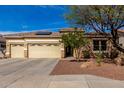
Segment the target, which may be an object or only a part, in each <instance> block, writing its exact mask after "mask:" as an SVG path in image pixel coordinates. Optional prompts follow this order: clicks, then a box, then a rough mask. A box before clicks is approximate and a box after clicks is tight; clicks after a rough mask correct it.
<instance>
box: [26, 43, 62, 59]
mask: <svg viewBox="0 0 124 93" xmlns="http://www.w3.org/2000/svg"><path fill="white" fill-rule="evenodd" d="M28 50H29V52H28V56H29V58H60V57H61V51H60V45H54V44H47V45H40V44H35V45H29V47H28Z"/></svg>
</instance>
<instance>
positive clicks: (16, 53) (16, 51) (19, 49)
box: [11, 44, 24, 58]
mask: <svg viewBox="0 0 124 93" xmlns="http://www.w3.org/2000/svg"><path fill="white" fill-rule="evenodd" d="M11 58H24V46H23V44H16V45H15V44H14V45H11Z"/></svg>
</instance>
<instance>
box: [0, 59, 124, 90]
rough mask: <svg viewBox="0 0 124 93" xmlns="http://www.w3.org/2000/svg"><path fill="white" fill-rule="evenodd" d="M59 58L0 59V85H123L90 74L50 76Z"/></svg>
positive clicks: (86, 86) (123, 85)
mask: <svg viewBox="0 0 124 93" xmlns="http://www.w3.org/2000/svg"><path fill="white" fill-rule="evenodd" d="M58 60H59V59H3V60H0V87H4V88H6V87H9V88H10V87H12V88H16V87H18V88H43V87H45V88H47V87H50V88H58V87H59V88H61V87H62V88H63V87H64V88H72V87H73V88H77V87H79V88H81V87H83V88H88V87H101V88H102V87H106V88H107V87H124V83H123V82H122V81H118V80H111V79H106V78H102V77H97V76H92V75H55V76H50V75H49V73H50V72H51V71H52V69H53V68H54V66H55V65H56V64H57V62H58Z"/></svg>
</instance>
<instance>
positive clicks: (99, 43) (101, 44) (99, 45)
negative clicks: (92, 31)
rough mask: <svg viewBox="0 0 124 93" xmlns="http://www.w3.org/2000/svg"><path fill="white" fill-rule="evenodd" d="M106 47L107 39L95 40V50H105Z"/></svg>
mask: <svg viewBox="0 0 124 93" xmlns="http://www.w3.org/2000/svg"><path fill="white" fill-rule="evenodd" d="M106 47H107V46H106V40H93V50H94V51H100V50H101V51H105V50H106Z"/></svg>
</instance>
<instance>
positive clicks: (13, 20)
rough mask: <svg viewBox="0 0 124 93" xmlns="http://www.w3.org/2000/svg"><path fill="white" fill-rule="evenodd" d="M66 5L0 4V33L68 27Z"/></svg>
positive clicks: (55, 29)
mask: <svg viewBox="0 0 124 93" xmlns="http://www.w3.org/2000/svg"><path fill="white" fill-rule="evenodd" d="M66 12H68V6H59V5H56V6H54V5H49V6H47V5H46V6H43V5H41V6H36V5H34V6H24V5H22V6H18V5H16V6H14V5H11V6H8V5H6V6H0V33H10V32H25V31H34V30H52V31H57V30H58V29H59V28H63V27H69V24H68V23H67V21H66V20H65V19H64V16H63V15H64V13H66Z"/></svg>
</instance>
